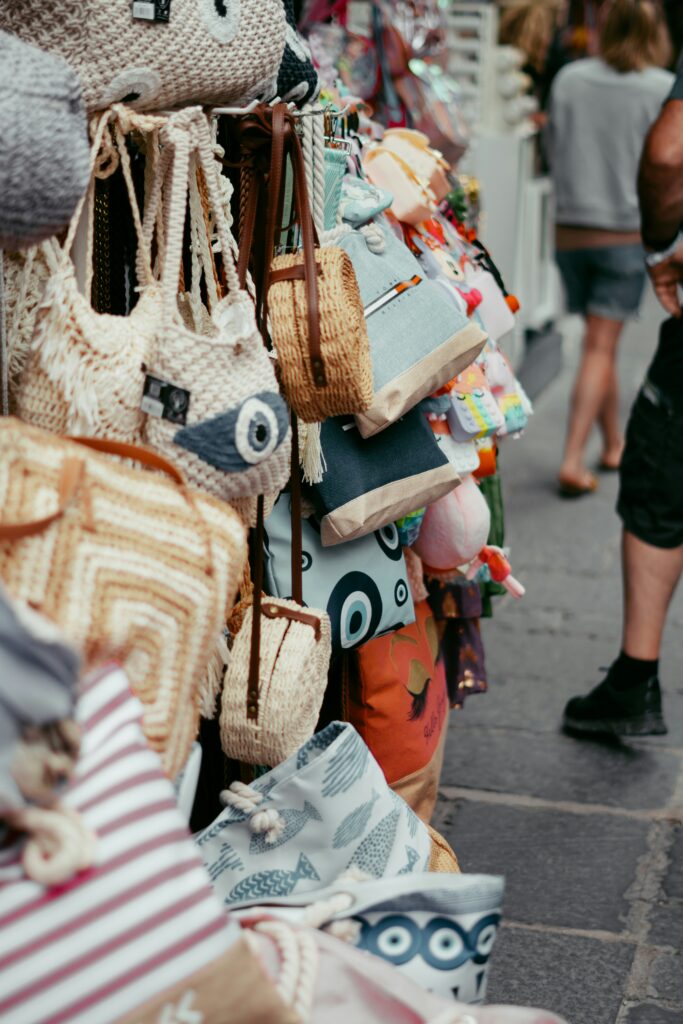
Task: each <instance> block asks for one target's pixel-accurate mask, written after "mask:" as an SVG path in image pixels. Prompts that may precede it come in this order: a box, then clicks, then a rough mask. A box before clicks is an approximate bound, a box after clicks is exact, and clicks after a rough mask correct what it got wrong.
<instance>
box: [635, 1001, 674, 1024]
mask: <svg viewBox="0 0 683 1024" xmlns="http://www.w3.org/2000/svg"><path fill="white" fill-rule="evenodd" d="M625 1024H681V1011H680V1010H667V1009H665V1007H663V1006H656V1005H655V1004H654V1003H640V1005H639V1006H633V1007H631V1009H630V1010H629V1011H628V1015H627V1017H626V1021H625Z"/></svg>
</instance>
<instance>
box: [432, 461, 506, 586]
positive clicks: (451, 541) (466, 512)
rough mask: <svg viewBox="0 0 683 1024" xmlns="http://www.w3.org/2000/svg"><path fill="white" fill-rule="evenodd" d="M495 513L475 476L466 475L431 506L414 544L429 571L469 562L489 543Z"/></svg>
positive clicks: (451, 567)
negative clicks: (456, 485) (458, 484)
mask: <svg viewBox="0 0 683 1024" xmlns="http://www.w3.org/2000/svg"><path fill="white" fill-rule="evenodd" d="M490 526H491V513H490V511H489V507H488V505H487V504H486V500H485V499H484V496H483V495H482V493H481V491H480V490H479V487H478V486H477V483H476V481H475V480H474V478H473V477H472V476H466V477H464V478H463V480H462V483H461V484H460V486H459V487H456V488H455V490H453V491H450V492H449V493H448V494H446V495H445V496H444V497H443V498H439V500H438V501H435V502H434V504H433V505H430V506H429V508H428V509H427V511H426V513H425V517H424V520H423V522H422V528H421V530H420V536H419V537H418V539H417V541H416V543H415V544H414V548H415V551H416V552H417V553H418V555H419V556H420V558H421V559H422V561H423V563H424V566H425V572H426V573H427V574H428V575H429V574H430V569H435V570H437V572H443V571H445V570H450V569H457V568H458V567H459V566H461V565H466V564H467V563H468V562H471V561H472V559H473V558H475V557H476V555H477V554H478V553H479V552H480V551H481V549H482V548H483V547H484V545H485V544H486V541H487V540H488V536H489V529H490Z"/></svg>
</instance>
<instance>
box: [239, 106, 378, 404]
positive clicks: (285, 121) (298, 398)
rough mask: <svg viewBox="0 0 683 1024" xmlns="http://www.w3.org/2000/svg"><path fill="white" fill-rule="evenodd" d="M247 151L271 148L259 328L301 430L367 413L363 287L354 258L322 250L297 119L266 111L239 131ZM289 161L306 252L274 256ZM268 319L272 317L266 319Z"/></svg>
mask: <svg viewBox="0 0 683 1024" xmlns="http://www.w3.org/2000/svg"><path fill="white" fill-rule="evenodd" d="M240 139H241V142H242V143H244V148H245V149H246V150H247V151H248V148H249V147H252V146H253V147H254V148H256V147H257V146H258V145H259V144H264V142H265V145H267V146H270V170H269V174H268V180H267V199H268V202H267V209H266V214H265V232H264V237H265V251H264V252H263V253H261V254H259V255H258V257H257V260H256V262H257V264H258V263H263V266H262V267H259V266H258V265H257V266H256V268H255V269H256V271H257V272H259V271H260V275H259V276H260V280H261V282H262V295H263V300H262V305H263V308H262V314H261V315H262V319H261V322H262V324H264V325H265V323H266V321H268V323H269V328H270V335H271V338H272V342H273V347H274V348H275V351H276V353H277V358H278V367H279V373H280V379H281V381H282V388H283V391H284V394H285V396H286V398H287V401H288V403H289V405H290V407H291V408H292V410H293V411H294V412H295V413H296V415H297V416H298V417H299V418H300V419H301V420H302V421H303V422H304V423H317V422H319V421H321V420H324V419H326V418H327V417H328V416H339V415H343V414H344V413H355V412H363V411H364V410H365V409H367V408H369V406H370V404H371V402H372V396H373V380H372V359H371V355H370V342H369V339H368V333H367V330H366V326H365V315H364V310H363V303H362V301H361V296H360V291H359V288H358V282H357V281H356V276H355V272H354V270H353V266H352V264H351V261H350V259H349V258H348V257H347V255H346V253H345V252H344V251H343V250H342V249H340V248H334V247H329V248H325V249H322V250H321V249H319V248H317V241H318V237H317V233H316V230H315V226H314V223H313V219H312V216H311V207H310V200H309V194H308V186H307V182H306V168H305V164H304V156H303V152H302V148H301V144H300V142H299V139H298V136H297V132H296V126H295V122H294V118H293V115H292V113H291V111H290V110H288V108H287V106H286V104H283V103H280V104H277V105H276V106H275V107H273V108H268V107H266V108H264V107H261V108H259V109H258V110H256V111H255V112H253V113H252V114H251V115H249V117H248V118H245V119H244V123H243V125H242V127H241V136H240ZM286 155H289V158H290V162H291V166H292V169H293V190H294V200H295V206H296V214H297V220H298V223H299V226H300V229H301V237H302V242H303V247H302V251H300V252H297V253H294V254H291V255H284V256H276V257H275V259H274V260H272V262H271V257H272V249H273V245H274V244H275V243H276V241H277V240H278V239H279V234H280V223H281V215H282V206H283V195H284V191H283V190H284V185H285V182H284V174H283V169H284V162H285V156H286ZM263 191H264V181H263V180H259V179H258V177H256V176H255V180H252V182H251V184H250V187H249V193H248V200H247V204H246V207H247V208H246V213H245V218H244V222H245V223H244V230H243V234H242V236H241V237H240V245H241V248H240V264H239V266H240V271H241V280H244V272H245V270H246V264H247V260H248V258H249V255H250V253H251V249H252V240H253V231H254V227H255V222H256V219H257V212H262V210H261V211H259V197H260V195H261V194H262V192H263ZM268 312H269V313H270V318H269V320H268Z"/></svg>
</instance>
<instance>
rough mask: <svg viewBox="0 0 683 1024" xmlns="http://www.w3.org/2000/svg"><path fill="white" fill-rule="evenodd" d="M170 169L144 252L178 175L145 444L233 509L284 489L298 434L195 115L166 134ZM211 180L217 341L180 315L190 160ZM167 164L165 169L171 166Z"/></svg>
mask: <svg viewBox="0 0 683 1024" xmlns="http://www.w3.org/2000/svg"><path fill="white" fill-rule="evenodd" d="M161 140H162V142H163V143H164V144H165V147H166V148H165V151H164V154H163V156H162V168H161V171H160V173H159V174H157V175H155V178H154V183H153V186H152V194H151V196H150V198H149V202H148V205H147V208H146V210H145V222H144V225H143V235H144V243H145V249H148V248H149V247H150V246H151V240H152V234H153V231H154V227H155V224H156V221H157V210H158V207H159V203H160V202H161V198H162V184H163V181H164V179H165V177H166V175H167V174H169V173H170V176H171V185H170V196H169V198H168V210H169V213H168V222H167V224H166V225H165V235H166V237H165V245H164V258H163V266H162V271H161V289H162V316H161V322H160V324H159V329H158V333H157V344H156V347H155V351H154V353H153V354H152V355H151V356H150V357H149V359H148V361H147V362H146V367H145V373H146V376H145V382H144V397H143V399H142V408H143V409H144V411H145V412H147V413H148V415H147V418H146V421H145V424H144V429H143V438H144V440H145V441H146V442H147V443H148V444H150V445H152V447H154V448H155V449H156V450H158V451H159V452H161V453H162V454H163V455H164V456H165V457H167V458H169V459H171V460H172V461H173V462H174V463H176V464H177V465H178V466H179V467H180V468H181V469H182V470H183V472H184V473H185V474H186V476H187V478H188V480H189V481H190V482H191V483H192V484H194V485H195V486H197V487H200V488H202V489H203V490H206V491H208V492H209V493H210V494H213V495H214V496H215V497H218V498H222V499H223V500H226V501H230V500H232V499H234V498H247V497H251V496H255V495H258V494H267V495H271V494H273V493H277V492H278V491H280V490H281V489H282V487H283V486H284V484H285V483H286V481H287V477H288V475H289V454H290V445H291V439H290V430H289V420H288V413H287V407H286V405H285V402H284V400H283V398H282V396H281V395H280V394H279V390H278V386H277V381H276V379H275V371H274V368H273V363H272V360H271V359H270V357H269V356H268V353H267V351H266V349H265V347H264V345H263V340H262V338H261V335H260V334H259V331H258V329H257V326H256V321H255V312H254V307H253V303H252V300H251V298H250V297H249V295H248V293H247V292H246V291H245V290H244V289H243V288H241V287H240V284H239V281H238V276H237V271H236V268H235V264H234V261H233V251H234V248H235V246H234V242H233V240H232V237H231V235H230V232H229V229H228V225H227V221H226V218H225V211H224V209H223V203H222V197H221V194H220V181H219V178H220V175H219V170H218V165H217V163H216V161H215V159H214V156H213V150H212V144H211V136H210V130H209V124H208V121H207V119H206V117H205V115H204V114H203V112H202V111H201V110H200V109H199V108H197V107H195V108H190V109H188V110H184V111H180V112H178V113H177V114H172V115H170V117H169V118H168V120H167V122H166V123H165V124H164V125H163V127H162V129H161ZM191 154H194V155H195V158H196V160H197V162H198V164H199V166H200V167H201V170H202V172H203V177H204V181H205V183H206V188H207V192H208V198H209V201H210V204H211V212H212V213H213V216H214V219H215V223H216V231H217V235H218V239H219V242H220V248H221V254H222V269H223V273H224V275H225V278H226V281H227V285H228V294H227V295H226V296H225V297H224V298H222V299H220V301H219V302H218V304H217V305H215V306H214V307H213V309H211V323H210V333H207V334H204V333H198V332H197V331H195V330H192V329H191V328H188V326H186V324H185V323H184V322H183V319H182V317H181V315H180V313H179V310H178V303H177V291H178V279H179V275H180V269H181V264H182V244H183V228H184V224H185V215H186V205H187V195H188V186H189V176H190V166H191V161H190V156H191ZM164 164H165V166H164Z"/></svg>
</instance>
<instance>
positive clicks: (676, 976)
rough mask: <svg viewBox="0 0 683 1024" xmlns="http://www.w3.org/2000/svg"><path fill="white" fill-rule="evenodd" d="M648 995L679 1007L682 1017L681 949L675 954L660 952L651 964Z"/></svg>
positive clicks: (682, 966) (682, 955) (682, 1016)
mask: <svg viewBox="0 0 683 1024" xmlns="http://www.w3.org/2000/svg"><path fill="white" fill-rule="evenodd" d="M648 990H649V991H648V995H649V996H650V997H652V998H654V999H662V1000H665V1001H666V1002H668V1003H677V1004H678V1005H680V1007H681V1019H683V951H682V952H681V953H679V954H678V955H677V956H674V955H670V954H668V953H662V954H661V956H658V957H657V959H656V960H655V961H654V963H653V965H652V970H651V972H650V982H649V985H648Z"/></svg>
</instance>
